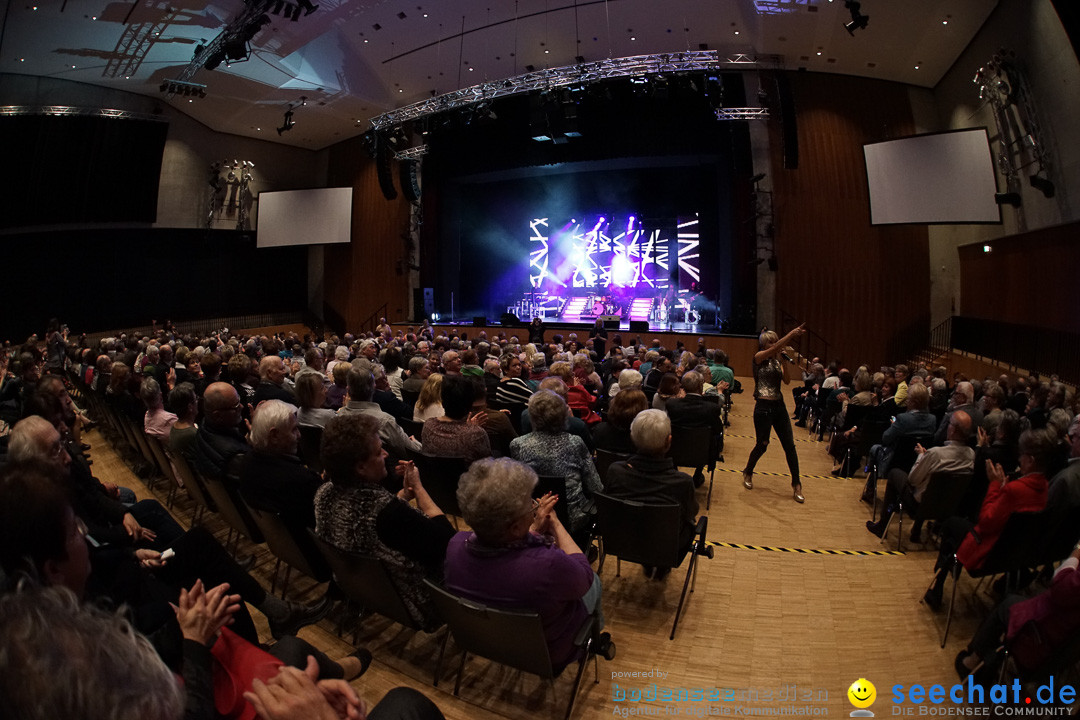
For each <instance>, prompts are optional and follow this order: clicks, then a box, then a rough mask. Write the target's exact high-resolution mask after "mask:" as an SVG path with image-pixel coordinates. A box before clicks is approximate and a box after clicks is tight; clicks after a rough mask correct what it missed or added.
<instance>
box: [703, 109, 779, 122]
mask: <svg viewBox="0 0 1080 720" xmlns="http://www.w3.org/2000/svg"><path fill="white" fill-rule="evenodd" d="M768 118H769V109H768V108H763V107H742V108H716V119H717V120H767V119H768Z"/></svg>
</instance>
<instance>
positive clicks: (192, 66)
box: [176, 2, 270, 82]
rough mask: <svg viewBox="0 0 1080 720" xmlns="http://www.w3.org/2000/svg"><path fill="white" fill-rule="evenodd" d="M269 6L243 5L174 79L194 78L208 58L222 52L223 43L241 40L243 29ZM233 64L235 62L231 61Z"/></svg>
mask: <svg viewBox="0 0 1080 720" xmlns="http://www.w3.org/2000/svg"><path fill="white" fill-rule="evenodd" d="M269 6H270V3H269V2H251V3H247V4H245V5H244V10H243V12H241V13H240V14H239V15H237V16H236V17H235V18H233V19H232V20H231V21H230V22H229V24H228V25H226V26H225V29H224V30H222V31H221V32H220V33H219V34H218V36H217V37H216V38H214V39H213V40H211V41H210V42H208V43H207V44H206V45H203V46H201V47H200V49H199V50H198V52H196V53H195V56H194V57H193V58H192V59H191V62H189V63H188V64H187V67H186V68H184V70H183V72H181V73H180V74H179V75H177V76H176V79H177V80H180V81H181V82H187V81H189V80H191V78H193V77H195V73H197V72H199V70H201V69H202V67H203V66H204V65H206V61H207V60H209V59H210V56H212V55H214V54H216V53H218V52H220V51H223V50H224V49H225V43H227V42H229V41H230V40H235V39H237V38H242V37H243V32H244V28H246V27H248V26H250V25H252V24H253V23H256V22H257V21H258V19H259V18H260V17H261V16H262V15H264V14H266V12H267V9H268V8H269ZM233 62H237V61H236V60H233Z"/></svg>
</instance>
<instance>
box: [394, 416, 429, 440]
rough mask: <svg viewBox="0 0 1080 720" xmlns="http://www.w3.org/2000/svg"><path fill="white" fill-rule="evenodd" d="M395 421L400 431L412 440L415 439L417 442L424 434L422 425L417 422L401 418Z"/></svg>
mask: <svg viewBox="0 0 1080 720" xmlns="http://www.w3.org/2000/svg"><path fill="white" fill-rule="evenodd" d="M395 420H396V422H397V424H398V426H399V427H401V429H402V430H404V431H405V434H406V435H411V436H413V437H414V438H416V439H417V440H419V439H420V436H421V435H422V434H423V432H424V423H422V422H417V421H416V420H410V419H409V418H403V417H399V418H395Z"/></svg>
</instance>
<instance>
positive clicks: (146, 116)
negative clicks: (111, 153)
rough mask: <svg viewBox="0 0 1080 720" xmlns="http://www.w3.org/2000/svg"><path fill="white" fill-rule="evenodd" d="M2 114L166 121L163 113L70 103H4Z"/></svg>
mask: <svg viewBox="0 0 1080 720" xmlns="http://www.w3.org/2000/svg"><path fill="white" fill-rule="evenodd" d="M0 115H80V116H85V117H105V118H114V119H117V120H153V121H155V122H166V121H167V120H166V118H165V116H163V115H153V114H151V113H142V112H133V111H131V110H113V109H110V108H89V107H72V106H70V105H3V106H0Z"/></svg>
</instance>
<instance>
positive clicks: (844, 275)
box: [770, 73, 930, 367]
mask: <svg viewBox="0 0 1080 720" xmlns="http://www.w3.org/2000/svg"><path fill="white" fill-rule="evenodd" d="M789 79H790V82H791V88H792V94H793V98H794V104H795V113H796V118H797V125H798V137H799V166H798V169H795V170H785V169H784V168H783V156H782V153H781V152H780V150H779V148H780V147H781V145H780V132H781V128H780V125H779V122H780V121H779V119H778V118H776V117H775V116H774V117H773V118H772V119H770V142H771V145H772V147H773V148H774V151H773V153H772V156H773V158H772V173H771V174H772V188H773V214H774V226H775V233H776V234H775V243H776V257H777V261H778V270H777V278H776V307H777V309H778V311H786V312H788V313H790V314H791V315H794V316H796V317H798V318H799V319H801V320H804V321H805V322H806V323H807V326H808V327H810V328H812V329H814V330H815V331H816V332H817V333H819V334H820V335H822V336H823V337H824V338H825V339H826V340H827V341H828V342H829V345H830V351H829V354H830V355H831V356H832V357H833V358H838V359H841V360H842V361H843V363H844V364H846V365H857V364H859V363H861V362H867V363H869V364H870V365H871V366H872V367H873V366H877V365H881V364H883V363H886V362H888V363H895V362H899V361H900V360H902V359H906V357H907V355H908V353H910V352H912V351H914V350H916V349H917V348H915V347H907V345H908V344H909V342H908V331H909V330H910V329H911V328H913V327H914V328H922V329H927V325H928V324H929V316H930V279H929V267H928V263H929V256H928V249H927V237H928V233H927V230H926V228H925V226H890V227H872V226H871V225H870V203H869V195H868V190H867V184H866V169H865V163H864V161H863V154H862V146H863V144H864V143H867V142H876V141H880V140H886V139H889V138H897V137H902V136H904V135H911V134H913V133H914V123H913V121H912V116H911V108H910V104H909V102H908V97H907V89H906V87H905V86H902V85H898V84H895V83H887V82H882V81H877V80H869V79H865V78H855V77H845V76H839V75H825V74H820V73H790V74H789ZM778 320H779V318H777V320H776V321H774V326H775V325H776V324H777V322H778Z"/></svg>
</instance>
